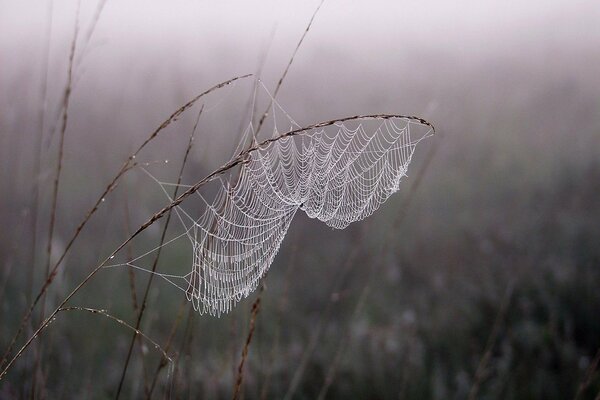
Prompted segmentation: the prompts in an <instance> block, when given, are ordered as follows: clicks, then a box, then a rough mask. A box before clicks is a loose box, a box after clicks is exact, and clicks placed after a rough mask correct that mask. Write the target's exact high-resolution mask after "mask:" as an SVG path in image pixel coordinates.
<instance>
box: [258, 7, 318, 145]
mask: <svg viewBox="0 0 600 400" xmlns="http://www.w3.org/2000/svg"><path fill="white" fill-rule="evenodd" d="M324 2H325V0H321V2H320V3H319V5H318V6H317V8H316V9H315V12H314V13H313V15H312V17H311V18H310V21H308V25H307V26H306V29H305V30H304V33H303V34H302V36H301V37H300V40H299V41H298V44H297V45H296V48H295V49H294V52H293V53H292V57H290V61H289V62H288V63H287V66H286V67H285V70H284V71H283V74H281V77H280V78H279V81H278V82H277V86H275V91H274V92H273V97H272V98H271V100H270V101H269V105H268V106H267V108H266V110H265V112H264V113H263V114H262V116H261V117H260V120H259V121H258V127H257V129H256V135H258V132H260V129H261V128H262V126H263V123H264V122H265V119H266V118H267V116H268V115H269V110H270V109H271V105H273V100H274V99H275V98H277V94H278V93H279V89H280V88H281V85H282V84H283V81H284V80H285V77H286V76H287V74H288V71H289V70H290V67H291V66H292V63H293V62H294V58H295V57H296V54H297V53H298V50H299V49H300V46H302V42H303V41H304V38H305V37H306V35H307V34H308V31H309V30H310V27H311V26H312V23H313V21H314V20H315V17H316V16H317V13H318V12H319V10H320V9H321V6H322V5H323V3H324Z"/></svg>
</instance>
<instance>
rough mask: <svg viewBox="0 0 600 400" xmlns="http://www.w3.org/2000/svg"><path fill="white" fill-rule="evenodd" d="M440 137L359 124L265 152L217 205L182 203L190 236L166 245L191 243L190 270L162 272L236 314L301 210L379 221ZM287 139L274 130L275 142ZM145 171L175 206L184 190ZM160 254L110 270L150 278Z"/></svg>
mask: <svg viewBox="0 0 600 400" xmlns="http://www.w3.org/2000/svg"><path fill="white" fill-rule="evenodd" d="M272 101H273V102H272V104H273V110H272V114H273V115H275V112H276V111H280V112H283V114H284V115H285V116H286V119H287V121H286V122H287V123H288V124H289V125H290V130H291V129H292V128H293V127H294V126H296V127H299V125H298V124H296V123H295V122H294V121H293V119H291V117H289V115H288V114H287V113H285V111H283V109H281V107H280V106H279V105H278V104H277V103H276V102H275V101H274V100H273V99H272ZM273 119H275V117H273ZM285 132H287V131H283V133H285ZM431 134H432V129H431V127H430V126H429V125H426V124H424V123H421V122H419V121H416V120H413V119H410V118H390V119H384V120H379V119H375V120H360V119H359V120H356V121H352V122H347V123H336V124H333V125H330V126H327V127H323V128H315V129H310V130H307V131H305V132H303V133H302V134H301V135H297V136H288V137H283V138H280V139H278V140H275V141H271V142H269V143H266V144H264V145H262V146H259V147H258V148H257V149H256V150H255V151H253V152H251V153H249V154H248V156H247V159H246V160H245V162H244V163H243V164H242V166H241V167H239V169H238V170H237V171H236V172H234V173H231V174H230V175H229V176H226V177H223V176H222V177H219V178H218V180H217V181H216V182H217V185H218V187H217V190H216V193H215V194H214V197H212V198H211V199H210V200H209V199H207V197H208V196H206V195H203V194H202V193H201V192H202V190H198V191H196V192H195V194H196V195H197V198H198V199H200V201H201V203H202V206H203V207H202V210H203V211H202V212H200V213H199V216H192V215H191V213H189V212H187V211H186V210H185V209H184V206H183V205H179V206H177V207H175V208H174V209H173V210H174V211H175V213H176V215H177V218H178V219H179V221H180V222H181V224H182V226H183V227H184V231H183V233H181V234H179V235H177V236H175V237H173V238H172V239H170V240H169V241H167V242H166V243H164V244H163V246H167V245H169V244H171V243H174V242H175V241H177V240H179V239H180V238H183V237H187V239H188V240H189V242H190V244H191V251H192V265H191V271H189V272H188V273H186V274H184V275H177V274H165V273H159V272H154V273H155V274H156V275H158V276H160V277H161V278H163V279H165V280H167V281H168V282H170V283H171V284H173V285H175V286H177V287H178V288H179V289H181V290H182V291H184V292H185V293H186V296H187V299H188V300H189V301H190V302H192V304H193V307H194V309H195V310H197V311H199V312H200V313H201V314H204V313H208V314H211V315H217V316H218V315H221V314H223V313H227V312H229V311H230V310H231V309H232V308H233V306H234V305H235V304H236V303H237V302H239V301H240V300H241V299H242V298H244V297H247V296H248V295H249V294H250V293H252V292H253V291H254V290H255V289H256V287H257V286H258V284H259V281H260V279H261V278H262V277H263V276H264V275H265V273H266V272H267V270H268V269H269V267H270V266H271V264H272V262H273V259H274V258H275V256H276V255H277V252H278V250H279V248H280V246H281V244H282V242H283V240H284V238H285V235H286V233H287V231H288V228H289V226H290V224H291V223H292V220H293V219H294V216H295V215H296V213H297V212H298V211H299V210H301V211H303V212H305V213H306V215H307V216H308V217H310V218H316V219H318V220H320V221H323V222H325V223H326V224H327V225H328V226H330V227H332V228H336V229H343V228H345V227H346V226H348V225H349V224H350V223H352V222H355V221H360V220H362V219H364V218H366V217H368V216H370V215H371V214H372V213H373V212H374V211H375V210H377V209H378V208H379V206H380V205H381V204H382V203H383V202H385V201H386V200H387V199H388V198H389V197H390V196H391V195H392V194H393V193H394V192H396V191H397V190H398V189H399V186H400V181H401V179H402V178H403V177H404V176H406V173H407V170H408V167H409V164H410V162H411V159H412V156H413V153H414V151H415V148H416V146H417V144H418V143H420V142H421V140H423V139H425V138H427V137H428V136H430V135H431ZM280 135H281V132H280V131H279V130H278V129H277V124H276V123H273V137H274V138H277V137H279V136H280ZM248 139H250V140H253V142H252V143H254V144H256V132H255V129H254V127H253V125H252V123H250V124H249V126H248V128H247V129H246V131H245V133H244V135H243V136H242V139H241V140H240V145H239V146H238V149H239V148H241V147H243V146H244V143H246V142H247V141H248ZM146 172H147V173H148V175H149V176H150V177H151V178H152V179H153V180H154V181H155V182H157V183H158V184H159V185H160V187H161V189H162V190H163V191H164V193H165V195H166V196H167V197H168V198H169V200H170V201H172V198H171V196H170V194H169V192H168V190H167V189H168V188H169V187H172V186H175V185H174V184H172V183H167V182H162V181H159V180H158V179H156V178H155V177H154V176H153V175H152V174H151V173H150V172H148V171H147V170H146ZM181 186H186V185H181ZM187 187H189V186H187ZM183 204H184V205H185V204H186V202H184V203H183ZM158 248H159V247H157V248H155V249H152V250H150V251H148V252H146V253H144V254H142V255H141V256H139V257H136V258H135V259H133V260H131V261H128V262H126V263H121V264H114V265H111V266H107V267H115V266H123V265H126V266H128V267H132V268H136V269H141V270H144V271H147V272H151V271H148V269H146V268H144V267H142V266H140V265H139V263H140V261H141V260H142V258H143V257H145V256H147V255H149V254H151V253H153V252H154V251H156V250H158Z"/></svg>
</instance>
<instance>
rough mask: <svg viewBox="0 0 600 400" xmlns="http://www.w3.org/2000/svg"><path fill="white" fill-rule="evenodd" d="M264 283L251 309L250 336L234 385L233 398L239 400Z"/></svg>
mask: <svg viewBox="0 0 600 400" xmlns="http://www.w3.org/2000/svg"><path fill="white" fill-rule="evenodd" d="M264 287H265V286H264V283H263V285H261V287H260V290H259V292H258V295H257V296H256V300H255V301H254V303H253V304H252V310H251V311H250V327H249V329H248V336H247V337H246V342H245V343H244V348H243V349H242V358H241V360H240V364H239V366H238V369H237V378H236V380H235V385H234V387H233V397H232V399H233V400H238V399H239V398H240V394H241V389H242V383H243V379H244V365H245V364H246V360H247V359H248V351H249V349H250V343H251V342H252V336H253V335H254V329H255V328H256V317H257V315H258V312H259V311H260V301H261V295H262V293H263V290H264Z"/></svg>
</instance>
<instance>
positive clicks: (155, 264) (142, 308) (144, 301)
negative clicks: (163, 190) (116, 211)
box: [115, 106, 204, 399]
mask: <svg viewBox="0 0 600 400" xmlns="http://www.w3.org/2000/svg"><path fill="white" fill-rule="evenodd" d="M202 110H204V106H202V107H200V111H199V112H198V116H197V117H196V122H195V123H194V127H193V128H192V132H191V133H190V138H189V140H188V144H187V147H186V149H185V155H184V156H183V161H182V162H181V168H180V169H179V176H178V178H177V185H176V186H175V189H174V190H173V198H175V197H177V193H178V191H179V185H180V184H181V180H182V179H183V171H184V170H185V165H186V164H187V160H188V156H189V154H190V151H191V150H192V144H193V143H194V135H195V134H196V128H198V122H199V121H200V116H201V115H202ZM171 215H172V214H171V212H169V213H168V215H167V219H166V221H165V225H164V227H163V230H162V233H161V235H160V241H159V248H158V251H157V252H156V256H155V257H154V262H153V263H152V273H151V274H150V277H149V278H148V283H147V284H146V289H145V291H144V296H143V297H142V304H141V306H140V309H139V312H138V316H137V319H136V323H135V329H136V330H139V328H140V325H141V324H142V317H143V316H144V311H145V310H146V305H147V303H148V294H149V293H150V287H151V286H152V282H153V281H154V272H155V271H156V268H157V267H158V261H159V260H160V254H161V249H162V246H163V244H164V243H165V238H166V236H167V230H168V229H169V223H170V222H171ZM136 336H137V333H135V332H134V334H133V336H132V338H131V341H130V343H129V349H128V350H127V357H126V359H125V365H124V366H123V372H122V373H121V379H120V380H119V386H118V388H117V394H116V396H115V398H116V399H118V398H119V396H120V394H121V390H122V388H123V383H124V381H125V375H126V374H127V369H128V367H129V361H130V360H131V354H132V351H133V345H134V343H135V339H136Z"/></svg>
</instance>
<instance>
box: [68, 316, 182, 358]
mask: <svg viewBox="0 0 600 400" xmlns="http://www.w3.org/2000/svg"><path fill="white" fill-rule="evenodd" d="M64 311H85V312H89V313H92V314H97V315H102V316H104V317H106V318H109V319H111V320H113V321H115V322H117V323H118V324H120V325H123V326H124V327H126V328H127V329H129V330H132V331H134V332H135V334H136V335H139V336H141V337H143V338H144V339H146V340H147V341H149V342H150V343H151V344H152V345H153V346H154V348H155V349H156V350H158V351H159V352H161V353H162V356H163V360H166V361H165V362H173V359H171V357H169V354H168V353H167V350H165V349H163V348H162V347H161V346H160V344H158V343H157V342H156V341H154V340H152V339H151V338H150V337H149V336H147V335H146V334H144V332H142V331H140V330H137V329H135V328H134V327H133V326H131V325H129V324H128V323H127V322H125V321H123V320H122V319H120V318H117V317H115V316H114V315H112V314H109V313H108V312H107V311H106V310H100V309H97V308H90V307H76V306H70V307H61V308H59V309H58V311H57V314H58V313H61V312H64Z"/></svg>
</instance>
